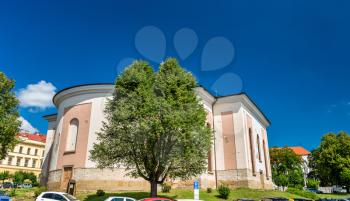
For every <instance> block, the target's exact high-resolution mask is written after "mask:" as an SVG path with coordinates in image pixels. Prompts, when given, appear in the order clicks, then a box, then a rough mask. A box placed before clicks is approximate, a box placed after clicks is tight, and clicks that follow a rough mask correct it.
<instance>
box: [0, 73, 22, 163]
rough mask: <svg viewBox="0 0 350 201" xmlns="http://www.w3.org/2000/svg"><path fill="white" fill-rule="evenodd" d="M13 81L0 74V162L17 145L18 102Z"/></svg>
mask: <svg viewBox="0 0 350 201" xmlns="http://www.w3.org/2000/svg"><path fill="white" fill-rule="evenodd" d="M14 83H15V82H14V81H13V80H11V79H8V78H7V77H6V75H5V74H4V73H3V72H0V160H2V159H4V158H5V157H6V155H7V153H8V152H9V151H11V150H12V149H13V148H14V146H15V145H16V143H17V140H16V135H17V133H18V131H19V126H20V124H21V122H20V121H19V120H18V117H19V114H18V111H17V109H18V100H17V98H16V96H15V94H14V92H13V87H14Z"/></svg>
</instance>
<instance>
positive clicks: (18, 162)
mask: <svg viewBox="0 0 350 201" xmlns="http://www.w3.org/2000/svg"><path fill="white" fill-rule="evenodd" d="M21 159H22V158H20V157H18V158H17V161H16V165H17V166H21Z"/></svg>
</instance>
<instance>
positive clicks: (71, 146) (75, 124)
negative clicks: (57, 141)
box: [66, 119, 79, 151]
mask: <svg viewBox="0 0 350 201" xmlns="http://www.w3.org/2000/svg"><path fill="white" fill-rule="evenodd" d="M78 128H79V121H78V119H72V120H71V121H70V123H69V129H68V135H67V144H66V151H75V145H76V143H77V136H78Z"/></svg>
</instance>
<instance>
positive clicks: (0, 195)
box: [0, 190, 11, 201]
mask: <svg viewBox="0 0 350 201" xmlns="http://www.w3.org/2000/svg"><path fill="white" fill-rule="evenodd" d="M0 200H1V201H11V198H10V197H9V196H8V195H7V193H6V192H5V191H1V190H0Z"/></svg>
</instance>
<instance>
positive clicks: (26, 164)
mask: <svg viewBox="0 0 350 201" xmlns="http://www.w3.org/2000/svg"><path fill="white" fill-rule="evenodd" d="M28 163H29V158H25V159H24V167H28Z"/></svg>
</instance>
